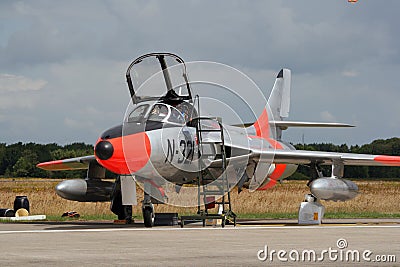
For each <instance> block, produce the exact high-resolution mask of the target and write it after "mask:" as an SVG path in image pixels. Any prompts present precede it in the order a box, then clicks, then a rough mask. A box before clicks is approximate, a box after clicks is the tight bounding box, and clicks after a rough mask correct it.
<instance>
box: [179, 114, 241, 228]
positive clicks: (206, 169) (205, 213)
mask: <svg viewBox="0 0 400 267" xmlns="http://www.w3.org/2000/svg"><path fill="white" fill-rule="evenodd" d="M195 120H196V121H195V125H196V137H197V143H198V155H199V160H198V178H197V189H198V190H197V191H198V194H197V200H198V203H197V215H193V216H182V217H181V226H182V227H183V226H184V224H185V221H189V220H192V221H198V220H201V221H202V222H203V226H205V225H206V220H214V219H217V220H219V219H220V220H221V226H222V227H225V224H226V222H227V221H232V222H233V224H234V225H235V226H236V215H235V213H234V212H233V211H232V205H231V195H230V190H229V189H230V187H229V180H228V175H227V172H226V168H227V160H226V148H225V141H224V129H223V126H222V120H221V118H210V117H198V118H196V119H195ZM215 160H218V161H220V162H221V164H218V166H217V167H214V166H211V165H210V166H208V164H209V163H210V162H211V161H215ZM216 174H217V175H216ZM215 198H217V199H218V200H215ZM215 205H217V206H218V210H219V211H218V213H211V211H210V209H213V208H214V206H215Z"/></svg>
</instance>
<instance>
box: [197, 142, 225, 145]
mask: <svg viewBox="0 0 400 267" xmlns="http://www.w3.org/2000/svg"><path fill="white" fill-rule="evenodd" d="M200 144H211V145H221V144H222V141H201V142H200Z"/></svg>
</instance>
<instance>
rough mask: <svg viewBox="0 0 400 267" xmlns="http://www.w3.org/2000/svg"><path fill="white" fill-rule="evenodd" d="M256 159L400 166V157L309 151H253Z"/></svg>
mask: <svg viewBox="0 0 400 267" xmlns="http://www.w3.org/2000/svg"><path fill="white" fill-rule="evenodd" d="M250 157H251V158H254V159H259V160H262V159H263V158H266V159H271V157H273V162H274V163H282V164H285V163H286V164H290V163H292V164H310V163H312V162H316V163H320V164H322V165H330V164H332V163H333V161H338V162H341V163H343V164H344V165H353V166H400V157H398V156H386V155H370V154H354V153H338V152H323V151H308V150H275V151H253V152H252V155H251V156H250Z"/></svg>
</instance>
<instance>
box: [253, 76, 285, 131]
mask: <svg viewBox="0 0 400 267" xmlns="http://www.w3.org/2000/svg"><path fill="white" fill-rule="evenodd" d="M290 80H291V72H290V70H289V69H281V71H280V72H279V73H278V76H277V77H276V80H275V84H274V87H273V88H272V92H271V95H270V97H269V99H268V106H269V109H267V108H264V110H263V112H262V114H261V115H260V117H258V119H257V121H256V122H255V123H254V124H253V127H254V129H255V132H256V134H257V135H258V136H260V137H264V138H266V137H271V131H270V130H271V129H270V125H269V124H270V121H281V120H282V118H287V117H289V109H290ZM269 111H270V112H271V113H272V114H268V113H269ZM272 130H273V131H272V135H274V136H272V137H273V138H278V139H280V137H281V135H282V130H281V129H280V128H279V127H276V129H275V127H274V129H272ZM275 130H276V136H275V133H274V132H275Z"/></svg>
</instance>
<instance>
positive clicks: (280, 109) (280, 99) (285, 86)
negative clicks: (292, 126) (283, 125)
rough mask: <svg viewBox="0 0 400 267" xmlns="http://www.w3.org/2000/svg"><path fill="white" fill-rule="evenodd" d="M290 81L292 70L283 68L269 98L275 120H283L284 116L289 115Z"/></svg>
mask: <svg viewBox="0 0 400 267" xmlns="http://www.w3.org/2000/svg"><path fill="white" fill-rule="evenodd" d="M290 83H291V71H290V70H289V69H281V71H280V72H279V74H278V76H277V77H276V80H275V84H274V87H273V88H272V92H271V95H270V97H269V99H268V105H269V107H270V109H271V111H272V116H273V120H274V121H281V120H282V118H287V117H289V110H290ZM271 119H272V118H271Z"/></svg>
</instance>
